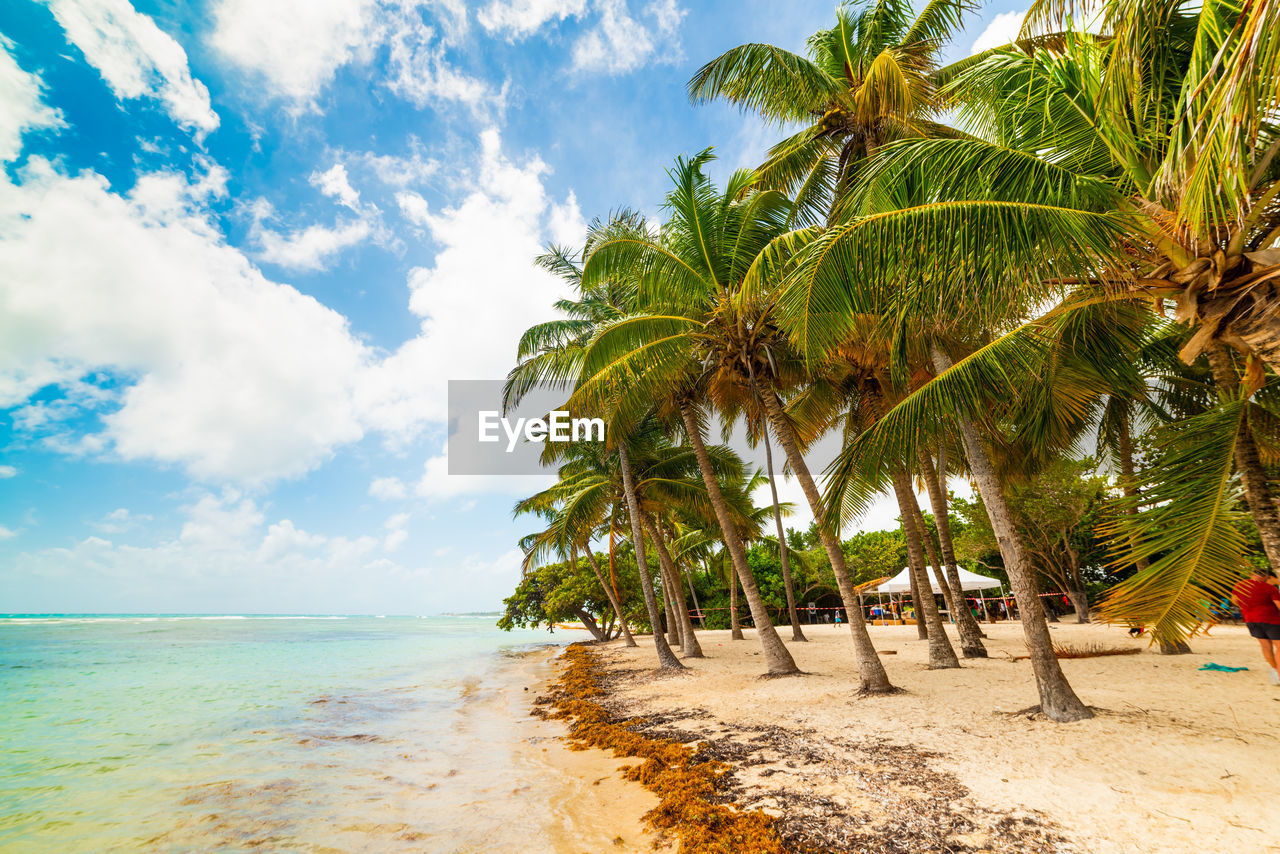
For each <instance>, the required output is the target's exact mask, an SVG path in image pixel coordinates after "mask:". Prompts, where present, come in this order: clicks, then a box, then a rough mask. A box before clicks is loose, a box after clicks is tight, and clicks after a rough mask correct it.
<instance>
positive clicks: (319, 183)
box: [308, 163, 360, 211]
mask: <svg viewBox="0 0 1280 854" xmlns="http://www.w3.org/2000/svg"><path fill="white" fill-rule="evenodd" d="M308 180H310V182H311V186H313V187H315V188H317V189H318V190H319V191H320V192H322V193H324V194H325V195H326V196H328V197H329V198H331V199H337V200H338V203H339V204H341V205H343V206H344V207H348V208H350V209H351V210H353V211H359V210H360V194H359V193H357V192H356V190H355V188H354V187H352V186H351V181H350V180H349V179H348V177H347V167H346V166H343V165H342V164H341V163H335V164H334V165H333V166H332V167H331V168H330V169H328V170H327V171H325V172H312V173H311V177H310V179H308Z"/></svg>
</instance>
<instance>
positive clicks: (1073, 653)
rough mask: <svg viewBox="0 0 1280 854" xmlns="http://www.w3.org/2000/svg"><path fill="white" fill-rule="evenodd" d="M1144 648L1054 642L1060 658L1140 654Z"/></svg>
mask: <svg viewBox="0 0 1280 854" xmlns="http://www.w3.org/2000/svg"><path fill="white" fill-rule="evenodd" d="M1141 652H1142V650H1141V649H1139V648H1138V647H1132V646H1106V645H1104V644H1100V643H1074V644H1073V643H1064V644H1054V645H1053V654H1054V655H1056V656H1058V658H1102V657H1103V656H1107V655H1138V654H1139V653H1141Z"/></svg>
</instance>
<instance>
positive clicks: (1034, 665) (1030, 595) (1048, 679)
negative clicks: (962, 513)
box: [931, 345, 1093, 721]
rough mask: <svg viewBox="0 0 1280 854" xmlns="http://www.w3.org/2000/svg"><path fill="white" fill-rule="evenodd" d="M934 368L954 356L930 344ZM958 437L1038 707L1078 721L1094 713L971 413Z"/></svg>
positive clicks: (946, 364) (1062, 718) (1058, 717)
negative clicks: (1060, 654) (1004, 578)
mask: <svg viewBox="0 0 1280 854" xmlns="http://www.w3.org/2000/svg"><path fill="white" fill-rule="evenodd" d="M931 350H932V356H933V366H934V370H936V371H937V372H938V373H939V374H941V373H943V372H944V371H946V370H947V369H948V368H950V367H951V359H950V358H949V357H948V356H946V355H945V354H944V353H943V352H942V351H941V350H939V349H938V347H937V345H934V346H933V347H931ZM957 420H958V421H959V423H960V438H961V439H962V440H963V442H964V450H965V455H966V456H967V457H968V458H969V470H970V471H971V472H972V473H973V478H974V481H975V482H976V483H977V486H978V494H979V495H980V496H981V497H982V503H983V505H985V507H986V509H987V516H988V517H989V518H990V519H991V529H992V531H993V532H994V533H995V536H996V542H997V543H998V544H999V546H1000V555H1001V557H1003V558H1004V565H1005V570H1006V571H1007V572H1008V574H1009V584H1010V586H1012V587H1013V595H1014V598H1015V599H1016V601H1017V603H1018V612H1019V614H1020V615H1021V618H1022V635H1023V639H1024V640H1025V641H1026V644H1027V651H1028V652H1029V653H1030V654H1031V670H1032V672H1034V673H1035V676H1036V690H1037V691H1038V692H1039V695H1040V710H1041V711H1043V712H1044V714H1045V715H1046V716H1047V717H1048V718H1049V719H1050V720H1055V721H1078V720H1084V719H1085V718H1091V717H1093V712H1091V711H1090V710H1089V707H1088V706H1086V705H1085V704H1084V703H1082V702H1081V701H1080V698H1079V697H1077V696H1076V692H1075V691H1074V690H1073V689H1072V688H1071V684H1070V683H1069V682H1067V677H1066V676H1065V675H1064V674H1063V672H1062V666H1061V665H1060V664H1059V663H1058V658H1057V656H1056V655H1054V652H1053V638H1051V637H1050V636H1049V626H1048V624H1047V623H1045V621H1044V609H1043V608H1042V607H1040V597H1039V595H1038V591H1037V589H1036V576H1035V569H1034V568H1033V567H1032V566H1031V561H1030V560H1028V558H1027V552H1026V548H1025V547H1024V546H1023V543H1022V539H1021V537H1020V536H1019V535H1018V531H1017V529H1016V528H1015V527H1014V525H1013V514H1012V513H1011V512H1010V510H1009V505H1008V503H1007V502H1006V501H1005V497H1004V487H1003V485H1002V484H1001V483H1000V480H999V478H998V477H997V476H996V471H995V467H994V466H992V464H991V459H990V457H988V456H987V449H986V447H984V446H983V444H982V439H981V437H980V436H979V435H978V431H977V429H976V428H975V427H974V425H973V422H972V421H971V420H970V419H969V417H968V416H967V415H961V416H959V418H958V419H957Z"/></svg>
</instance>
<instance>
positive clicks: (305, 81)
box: [211, 0, 377, 102]
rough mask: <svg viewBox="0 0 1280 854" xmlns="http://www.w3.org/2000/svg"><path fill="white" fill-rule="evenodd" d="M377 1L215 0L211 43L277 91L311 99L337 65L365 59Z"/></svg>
mask: <svg viewBox="0 0 1280 854" xmlns="http://www.w3.org/2000/svg"><path fill="white" fill-rule="evenodd" d="M376 7H377V3H376V2H375V0H271V2H267V1H266V0H219V2H218V3H217V4H216V5H215V6H214V10H213V18H214V31H213V35H212V37H211V41H212V43H213V46H214V47H215V48H217V49H218V50H219V51H221V52H222V54H223V55H224V56H226V57H227V58H228V59H230V60H232V61H233V62H235V63H236V64H237V65H239V66H241V67H242V68H245V69H248V70H249V71H252V72H256V73H257V74H260V75H261V76H262V77H263V78H264V79H265V80H266V82H267V83H268V84H269V85H270V86H271V87H272V89H273V90H274V91H275V92H276V93H277V94H279V95H282V96H284V97H286V98H289V99H292V100H295V101H299V102H310V101H311V100H312V99H313V98H315V96H316V95H317V94H319V92H320V90H321V89H322V88H324V86H325V85H327V84H328V83H329V82H330V81H331V80H333V77H334V74H335V73H336V72H337V69H338V68H340V67H341V66H343V65H345V64H347V63H348V62H351V61H353V60H356V59H359V60H361V61H367V60H368V58H370V57H371V56H372V51H373V48H374V47H375V45H374V44H373V43H372V38H371V36H372V35H373V32H374V30H375V23H374V21H373V12H374V10H375V9H376Z"/></svg>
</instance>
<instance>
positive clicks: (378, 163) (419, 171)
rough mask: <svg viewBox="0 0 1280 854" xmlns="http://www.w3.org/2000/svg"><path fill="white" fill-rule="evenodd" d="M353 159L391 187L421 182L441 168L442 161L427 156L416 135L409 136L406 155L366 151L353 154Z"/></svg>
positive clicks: (424, 147)
mask: <svg viewBox="0 0 1280 854" xmlns="http://www.w3.org/2000/svg"><path fill="white" fill-rule="evenodd" d="M351 159H352V160H353V161H354V162H358V163H360V164H361V165H362V166H364V167H365V168H367V169H369V170H370V171H371V172H373V174H374V176H375V177H377V179H378V180H379V181H381V182H382V183H384V184H386V185H388V186H390V187H407V186H408V185H410V184H418V183H421V182H423V181H425V180H427V179H428V178H430V177H431V176H432V175H434V174H436V172H438V171H439V170H440V163H439V162H438V161H436V160H435V159H434V158H431V157H428V156H427V152H426V146H424V145H423V144H422V142H421V140H419V139H418V138H417V137H416V136H410V137H409V153H408V154H406V155H394V154H375V153H374V152H372V151H364V152H360V153H358V154H353V155H351Z"/></svg>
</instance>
